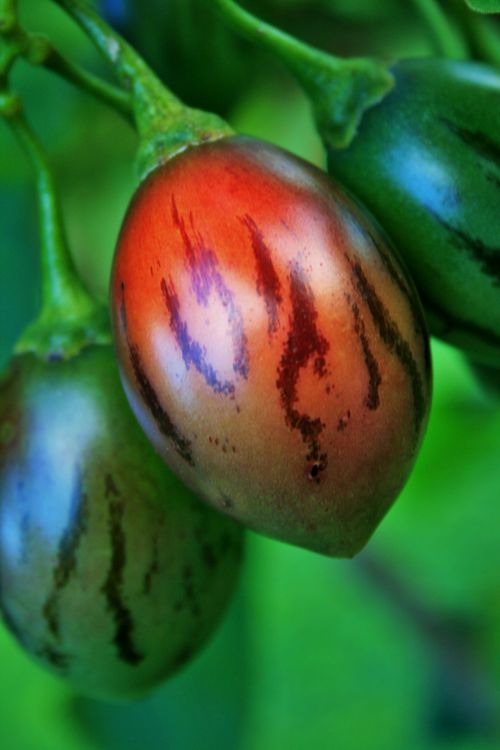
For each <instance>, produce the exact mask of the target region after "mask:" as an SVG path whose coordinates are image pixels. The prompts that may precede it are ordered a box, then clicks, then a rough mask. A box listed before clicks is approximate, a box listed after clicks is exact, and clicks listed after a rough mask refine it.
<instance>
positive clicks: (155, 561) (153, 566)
mask: <svg viewBox="0 0 500 750" xmlns="http://www.w3.org/2000/svg"><path fill="white" fill-rule="evenodd" d="M151 546H152V551H151V562H150V564H149V567H148V569H147V570H146V572H145V574H144V580H143V586H142V593H143V594H144V595H145V596H146V595H147V594H149V593H150V591H151V585H152V583H153V576H155V575H156V574H157V573H158V572H159V571H160V549H159V541H158V532H157V533H156V534H155V535H154V536H153V538H152V540H151Z"/></svg>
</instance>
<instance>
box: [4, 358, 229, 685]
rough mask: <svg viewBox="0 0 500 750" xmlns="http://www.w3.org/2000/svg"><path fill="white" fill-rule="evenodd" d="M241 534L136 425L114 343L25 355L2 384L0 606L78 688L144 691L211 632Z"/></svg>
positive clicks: (26, 641)
mask: <svg viewBox="0 0 500 750" xmlns="http://www.w3.org/2000/svg"><path fill="white" fill-rule="evenodd" d="M240 558H241V531H240V529H239V527H238V526H237V525H236V524H234V522H232V521H230V520H229V519H226V518H224V517H222V516H219V515H218V514H217V513H215V512H214V511H212V510H210V509H209V508H206V507H205V506H203V505H202V504H201V503H199V502H198V500H197V499H196V497H195V496H194V495H193V494H192V493H191V492H190V491H189V490H187V489H186V488H185V487H184V486H183V485H182V484H181V483H180V482H179V481H178V480H177V479H176V478H175V477H174V476H173V475H172V474H171V473H170V471H169V470H168V469H167V468H166V467H165V466H164V464H163V463H162V462H161V461H160V459H159V458H158V457H157V456H156V454H155V453H154V451H153V449H152V448H151V446H150V444H149V443H148V441H147V440H146V438H145V437H144V436H143V434H142V431H141V430H140V428H139V427H138V426H137V424H136V422H135V420H134V418H133V416H132V414H131V412H130V409H129V407H128V404H127V402H126V400H125V397H124V395H123V393H122V389H121V386H120V382H119V378H118V373H117V369H116V365H115V361H114V357H113V353H112V350H111V348H110V347H109V346H92V347H87V348H86V349H84V350H83V351H82V352H81V353H80V354H79V355H78V356H76V357H73V358H72V359H70V360H67V361H62V360H60V361H55V362H44V361H42V360H40V359H38V358H37V357H35V356H34V355H23V356H18V357H16V358H15V359H14V360H13V361H12V363H11V366H10V368H9V370H8V372H7V375H6V377H5V378H4V380H3V382H1V383H0V607H1V610H2V612H3V615H4V618H5V621H6V623H7V625H8V627H9V628H10V630H11V631H12V632H13V633H14V635H15V636H16V638H17V639H18V640H19V641H20V642H21V643H22V645H23V646H24V647H25V648H26V649H27V651H29V652H30V653H31V654H32V655H33V656H34V657H35V658H36V659H37V660H38V661H40V662H42V663H43V664H44V665H45V666H47V667H49V668H50V669H52V670H54V671H55V672H57V673H58V674H59V675H61V676H62V677H65V678H67V679H68V680H69V681H70V682H71V683H72V684H73V685H75V686H76V687H77V688H78V689H79V690H81V691H82V692H85V693H88V694H90V695H94V696H99V697H105V698H111V699H116V698H118V699H121V698H128V697H132V696H135V695H139V694H141V693H143V692H145V691H147V690H148V689H150V688H152V687H153V686H154V685H155V684H156V683H157V682H159V681H160V680H162V679H164V678H165V677H166V676H167V675H168V674H170V673H171V672H173V671H175V670H176V669H177V668H178V667H179V666H180V665H181V664H182V663H184V662H185V661H186V660H188V659H189V657H190V656H191V655H192V654H193V653H195V652H196V651H197V649H198V648H199V647H200V646H201V644H202V643H203V642H204V641H205V640H206V639H207V637H208V636H209V635H210V633H211V632H212V631H213V629H214V627H215V625H216V624H217V622H218V620H219V619H220V617H221V614H222V612H223V611H224V608H225V606H226V603H227V601H228V599H229V597H230V595H231V593H232V591H233V589H234V585H235V582H236V577H237V573H238V569H239V567H240Z"/></svg>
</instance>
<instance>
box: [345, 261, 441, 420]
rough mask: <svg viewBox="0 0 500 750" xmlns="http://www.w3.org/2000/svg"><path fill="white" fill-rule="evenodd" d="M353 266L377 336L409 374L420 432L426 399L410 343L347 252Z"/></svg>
mask: <svg viewBox="0 0 500 750" xmlns="http://www.w3.org/2000/svg"><path fill="white" fill-rule="evenodd" d="M346 257H347V258H348V261H349V264H350V266H351V269H352V275H353V281H354V285H355V287H356V289H357V290H358V291H359V293H360V295H361V297H362V299H363V300H364V302H365V303H366V305H367V307H368V309H369V311H370V315H371V317H372V320H373V322H374V324H375V327H376V329H377V331H378V333H379V336H380V338H381V339H382V341H383V342H384V344H385V345H386V347H387V349H388V350H389V351H390V352H391V353H393V354H395V355H396V357H397V358H398V360H399V361H400V363H401V365H402V367H403V369H404V370H405V372H406V374H407V375H408V377H409V380H410V385H411V390H412V394H413V404H414V410H415V414H414V423H415V431H416V432H417V433H419V431H420V427H421V425H422V421H423V419H424V417H425V413H426V400H425V395H424V387H423V384H422V378H421V376H420V373H419V371H418V367H417V363H416V362H415V359H414V357H413V354H412V352H411V349H410V346H409V344H408V342H407V341H405V339H404V338H403V337H402V336H401V333H400V331H399V328H398V327H397V325H396V323H395V322H394V321H393V320H392V318H391V316H390V315H389V311H388V310H387V308H386V307H385V305H384V304H383V302H382V301H381V300H380V299H379V297H378V295H377V293H376V291H375V289H374V287H373V286H372V284H370V282H369V281H368V279H367V278H366V276H365V274H364V271H363V269H362V268H361V265H360V264H359V263H358V262H357V261H354V260H351V259H350V258H349V257H348V256H346Z"/></svg>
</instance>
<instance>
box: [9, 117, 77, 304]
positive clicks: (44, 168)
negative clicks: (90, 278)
mask: <svg viewBox="0 0 500 750" xmlns="http://www.w3.org/2000/svg"><path fill="white" fill-rule="evenodd" d="M8 122H9V124H10V127H11V128H12V130H13V132H14V133H15V135H16V137H17V139H18V141H19V143H20V144H21V145H22V146H23V148H24V150H25V151H26V153H27V154H28V156H29V158H30V160H31V162H32V164H33V166H34V168H35V171H36V182H37V196H38V209H39V215H40V220H39V221H40V238H41V251H42V254H41V268H42V305H43V309H44V310H46V311H49V310H50V311H51V312H54V313H62V312H70V311H73V309H74V308H75V307H79V306H80V305H81V302H82V299H83V300H85V301H87V298H88V299H90V298H89V297H88V295H87V294H86V292H84V290H83V289H82V286H81V283H80V281H79V279H78V277H77V275H76V272H75V270H74V267H73V263H72V261H71V257H70V254H69V250H68V246H67V241H66V237H65V235H64V230H63V227H62V221H61V211H60V206H59V202H58V200H57V196H56V192H55V186H54V181H53V177H52V174H51V171H50V169H49V167H48V164H47V161H46V159H45V155H44V153H43V150H42V148H41V146H40V144H39V143H38V141H37V139H36V138H35V136H34V133H33V132H32V130H31V128H30V127H29V126H28V124H27V122H26V119H25V117H24V115H23V114H22V112H21V111H19V112H18V113H17V114H16V115H15V116H12V117H9V118H8Z"/></svg>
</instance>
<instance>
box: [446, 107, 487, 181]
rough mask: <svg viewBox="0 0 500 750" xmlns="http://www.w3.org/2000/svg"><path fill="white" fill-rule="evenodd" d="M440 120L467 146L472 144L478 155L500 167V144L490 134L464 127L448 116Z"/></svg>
mask: <svg viewBox="0 0 500 750" xmlns="http://www.w3.org/2000/svg"><path fill="white" fill-rule="evenodd" d="M440 120H441V122H442V123H443V124H444V125H445V126H446V127H447V128H448V130H450V131H451V132H452V133H453V134H454V135H456V136H458V137H459V138H460V139H461V140H462V141H463V142H464V143H465V144H466V145H467V146H470V147H471V148H472V149H473V150H474V151H475V152H476V154H477V155H478V156H480V157H481V158H482V159H485V160H486V161H488V162H490V163H491V164H493V165H494V166H495V167H499V168H500V145H499V144H498V143H496V142H495V141H494V140H493V139H492V138H490V136H488V135H486V134H485V133H480V132H478V131H477V130H476V131H474V130H468V129H467V128H462V127H460V125H457V124H456V123H455V122H452V121H451V120H449V119H448V118H447V117H441V118H440Z"/></svg>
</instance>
